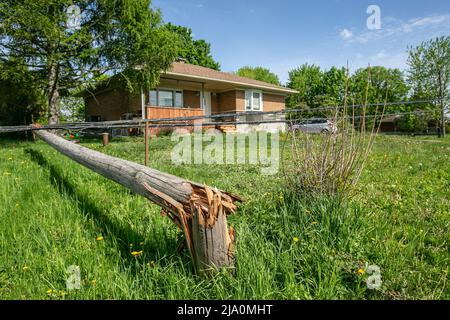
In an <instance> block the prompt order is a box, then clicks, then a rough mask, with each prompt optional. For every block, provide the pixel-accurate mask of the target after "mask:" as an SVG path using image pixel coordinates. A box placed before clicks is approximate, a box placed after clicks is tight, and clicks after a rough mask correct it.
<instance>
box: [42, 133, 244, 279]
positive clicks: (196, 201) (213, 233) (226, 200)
mask: <svg viewBox="0 0 450 320" xmlns="http://www.w3.org/2000/svg"><path fill="white" fill-rule="evenodd" d="M35 134H36V135H37V136H38V137H39V138H41V139H42V140H44V141H45V142H46V143H48V144H49V145H50V146H52V147H53V148H55V149H56V150H57V151H59V152H61V153H62V154H64V155H65V156H67V157H69V158H70V159H72V160H74V161H76V162H78V163H80V164H81V165H83V166H85V167H87V168H89V169H91V170H92V171H94V172H96V173H98V174H100V175H102V176H104V177H106V178H108V179H110V180H113V181H115V182H117V183H119V184H121V185H123V186H124V187H126V188H128V189H130V190H132V191H134V192H135V193H137V194H139V195H141V196H143V197H145V198H147V199H148V200H150V201H152V202H153V203H155V204H157V205H158V206H160V207H161V208H162V211H163V213H164V215H166V216H168V217H169V218H170V219H171V220H172V221H173V222H174V223H175V224H176V225H177V226H178V227H180V228H181V229H182V230H183V232H184V235H185V237H186V242H187V247H188V249H189V251H190V253H191V256H192V259H193V263H194V267H195V269H196V272H197V273H198V274H200V275H208V274H211V273H212V272H213V271H214V270H217V269H220V268H223V267H225V268H233V267H234V254H233V252H232V248H233V241H234V231H233V230H231V229H230V230H229V229H228V225H227V215H228V214H232V213H235V212H236V210H237V207H236V203H237V202H241V201H242V199H241V198H240V197H239V196H236V195H233V194H230V193H228V192H225V191H221V190H218V189H216V188H210V187H208V186H206V185H201V184H198V183H195V182H191V181H188V180H185V179H182V178H179V177H176V176H173V175H170V174H167V173H164V172H160V171H157V170H155V169H152V168H148V167H145V166H143V165H140V164H137V163H134V162H131V161H127V160H122V159H118V158H115V157H111V156H108V155H105V154H103V153H101V152H97V151H94V150H91V149H88V148H85V147H82V146H80V145H77V144H74V143H72V142H70V141H67V140H65V139H63V138H61V137H59V136H57V135H55V134H53V133H50V132H48V131H44V130H42V131H36V132H35Z"/></svg>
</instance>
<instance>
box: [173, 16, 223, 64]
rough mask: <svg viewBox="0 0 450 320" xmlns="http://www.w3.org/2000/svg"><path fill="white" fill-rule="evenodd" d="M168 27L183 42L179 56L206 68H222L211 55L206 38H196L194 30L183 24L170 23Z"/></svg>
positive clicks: (179, 49)
mask: <svg viewBox="0 0 450 320" xmlns="http://www.w3.org/2000/svg"><path fill="white" fill-rule="evenodd" d="M165 27H166V29H168V30H170V31H171V32H173V33H175V34H176V35H177V36H178V37H179V40H180V42H181V45H180V46H179V48H178V51H177V57H179V58H183V59H185V60H186V61H187V62H188V63H191V64H195V65H199V66H202V67H206V68H211V69H215V70H220V64H219V63H218V62H217V61H215V60H214V59H213V57H212V55H211V45H210V44H209V43H207V42H206V41H205V40H194V39H193V37H192V30H191V29H189V28H186V27H183V26H176V25H174V24H171V23H168V24H167V25H166V26H165Z"/></svg>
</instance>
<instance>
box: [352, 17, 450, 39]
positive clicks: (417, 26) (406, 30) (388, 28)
mask: <svg viewBox="0 0 450 320" xmlns="http://www.w3.org/2000/svg"><path fill="white" fill-rule="evenodd" d="M431 31H440V32H442V33H444V34H445V33H449V32H450V14H441V15H430V16H426V17H421V18H413V19H409V20H407V21H403V20H400V19H396V18H393V17H386V18H384V19H383V28H382V29H380V30H366V31H363V32H361V33H359V34H356V35H355V36H354V37H353V38H352V39H351V40H350V42H357V43H367V42H369V41H372V40H379V39H384V38H393V39H395V38H398V37H402V36H405V35H407V34H411V33H414V34H415V35H416V34H418V33H420V32H421V33H424V32H425V33H427V34H430V32H431Z"/></svg>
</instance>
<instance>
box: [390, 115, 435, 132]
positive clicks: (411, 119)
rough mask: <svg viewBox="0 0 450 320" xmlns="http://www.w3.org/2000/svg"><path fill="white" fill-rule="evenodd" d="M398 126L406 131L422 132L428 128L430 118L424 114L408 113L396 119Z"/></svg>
mask: <svg viewBox="0 0 450 320" xmlns="http://www.w3.org/2000/svg"><path fill="white" fill-rule="evenodd" d="M395 124H396V126H397V127H398V129H399V130H400V131H404V132H422V131H426V130H427V129H428V119H427V118H426V117H424V116H420V115H414V114H408V115H406V116H403V117H401V118H399V119H397V120H396V122H395Z"/></svg>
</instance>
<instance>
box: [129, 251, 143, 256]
mask: <svg viewBox="0 0 450 320" xmlns="http://www.w3.org/2000/svg"><path fill="white" fill-rule="evenodd" d="M142 253H143V251H142V250H141V251H132V252H131V254H132V255H133V256H135V257H137V256H140V255H141V254H142Z"/></svg>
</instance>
